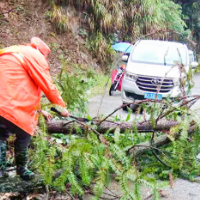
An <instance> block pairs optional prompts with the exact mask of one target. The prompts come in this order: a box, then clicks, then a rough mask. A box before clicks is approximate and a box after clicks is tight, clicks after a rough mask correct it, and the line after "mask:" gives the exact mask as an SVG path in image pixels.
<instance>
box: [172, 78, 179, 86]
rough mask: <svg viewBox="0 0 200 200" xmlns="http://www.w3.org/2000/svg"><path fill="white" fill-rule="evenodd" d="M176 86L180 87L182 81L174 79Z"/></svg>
mask: <svg viewBox="0 0 200 200" xmlns="http://www.w3.org/2000/svg"><path fill="white" fill-rule="evenodd" d="M173 81H174V86H179V85H180V79H179V78H174V80H173Z"/></svg>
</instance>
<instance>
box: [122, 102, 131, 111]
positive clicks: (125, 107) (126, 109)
mask: <svg viewBox="0 0 200 200" xmlns="http://www.w3.org/2000/svg"><path fill="white" fill-rule="evenodd" d="M125 104H126V103H123V105H125ZM128 107H129V106H124V107H123V108H122V109H123V110H124V111H128Z"/></svg>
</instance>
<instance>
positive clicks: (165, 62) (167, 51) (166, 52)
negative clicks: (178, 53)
mask: <svg viewBox="0 0 200 200" xmlns="http://www.w3.org/2000/svg"><path fill="white" fill-rule="evenodd" d="M168 51H169V47H168V48H167V51H166V52H165V54H164V65H166V64H167V63H166V56H167V54H168Z"/></svg>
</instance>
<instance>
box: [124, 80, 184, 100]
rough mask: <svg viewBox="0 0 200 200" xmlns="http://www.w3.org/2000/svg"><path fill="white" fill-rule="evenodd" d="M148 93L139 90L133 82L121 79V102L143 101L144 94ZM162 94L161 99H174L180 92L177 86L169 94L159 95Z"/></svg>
mask: <svg viewBox="0 0 200 200" xmlns="http://www.w3.org/2000/svg"><path fill="white" fill-rule="evenodd" d="M145 92H148V91H143V90H140V89H139V88H138V86H137V84H136V82H135V81H130V80H127V79H126V78H124V79H123V83H122V92H121V97H122V102H123V103H131V102H133V101H134V100H143V99H144V94H145ZM159 94H162V97H163V98H167V97H170V98H176V97H178V96H180V95H181V90H180V88H179V86H174V87H173V89H172V90H171V91H170V92H166V93H159Z"/></svg>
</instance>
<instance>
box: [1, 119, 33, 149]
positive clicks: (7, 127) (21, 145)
mask: <svg viewBox="0 0 200 200" xmlns="http://www.w3.org/2000/svg"><path fill="white" fill-rule="evenodd" d="M11 133H12V134H16V140H15V151H16V150H20V151H23V150H25V149H26V148H27V147H28V146H29V143H30V140H31V136H30V135H29V134H28V133H26V132H25V131H24V130H22V129H21V128H19V127H18V126H16V125H15V124H13V123H12V122H10V121H8V120H7V119H5V118H3V117H1V116H0V140H1V141H6V140H7V139H8V137H9V135H10V134H11Z"/></svg>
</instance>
